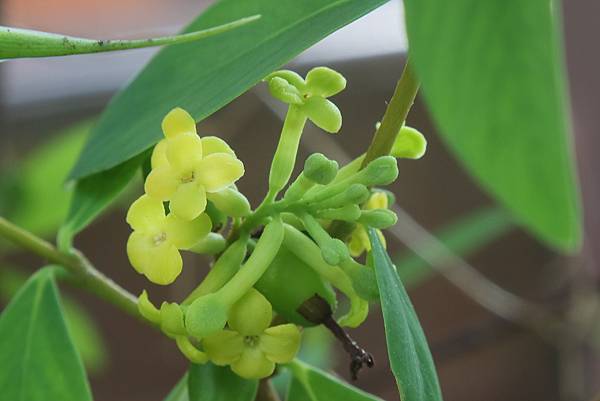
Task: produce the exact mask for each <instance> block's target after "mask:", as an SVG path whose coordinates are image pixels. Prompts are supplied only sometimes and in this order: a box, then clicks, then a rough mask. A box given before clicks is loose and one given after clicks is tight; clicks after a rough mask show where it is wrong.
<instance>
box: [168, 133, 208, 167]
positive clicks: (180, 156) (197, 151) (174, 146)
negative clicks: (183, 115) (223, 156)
mask: <svg viewBox="0 0 600 401" xmlns="http://www.w3.org/2000/svg"><path fill="white" fill-rule="evenodd" d="M167 160H168V161H169V163H170V164H171V166H173V168H174V169H175V170H177V171H183V172H187V171H189V172H192V171H193V167H194V166H195V165H196V163H197V162H198V161H200V160H202V141H201V140H200V137H199V136H198V135H196V134H193V133H189V132H186V133H184V134H181V135H177V136H176V137H175V138H169V139H168V140H167Z"/></svg>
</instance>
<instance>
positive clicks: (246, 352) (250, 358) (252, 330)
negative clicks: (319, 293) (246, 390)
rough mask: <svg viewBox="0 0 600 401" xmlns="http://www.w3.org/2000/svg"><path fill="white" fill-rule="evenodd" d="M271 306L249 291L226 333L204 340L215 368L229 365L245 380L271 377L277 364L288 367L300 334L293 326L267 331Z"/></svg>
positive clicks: (232, 314)
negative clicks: (283, 364) (286, 364)
mask: <svg viewBox="0 0 600 401" xmlns="http://www.w3.org/2000/svg"><path fill="white" fill-rule="evenodd" d="M272 317H273V310H272V307H271V304H270V303H269V301H267V299H266V298H265V297H264V296H263V295H262V294H261V293H260V292H258V291H257V290H255V289H251V290H250V291H249V292H248V293H247V294H246V295H244V296H243V297H242V298H241V299H240V300H239V301H237V302H236V303H235V304H234V306H233V307H232V308H231V311H230V313H229V319H228V323H229V329H224V330H221V331H220V332H218V333H215V334H213V335H210V336H208V337H205V338H204V339H203V340H202V344H203V347H204V351H205V352H206V354H207V355H208V357H209V358H210V360H211V361H212V362H213V363H214V364H215V365H220V366H225V365H230V367H231V370H232V371H233V372H235V373H236V374H237V375H239V376H241V377H243V378H246V379H260V378H263V377H268V376H270V375H271V374H272V373H273V371H274V370H275V364H276V363H288V362H290V361H291V360H292V359H294V357H295V356H296V353H297V352H298V349H299V347H300V331H299V330H298V327H296V326H295V325H293V324H282V325H279V326H273V327H269V325H270V324H271V319H272Z"/></svg>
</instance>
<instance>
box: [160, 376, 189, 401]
mask: <svg viewBox="0 0 600 401" xmlns="http://www.w3.org/2000/svg"><path fill="white" fill-rule="evenodd" d="M164 401H190V397H189V394H188V374H187V373H186V374H185V375H183V377H182V378H181V379H179V381H178V382H177V384H176V385H175V387H173V389H172V390H171V392H169V394H168V395H167V398H165V399H164Z"/></svg>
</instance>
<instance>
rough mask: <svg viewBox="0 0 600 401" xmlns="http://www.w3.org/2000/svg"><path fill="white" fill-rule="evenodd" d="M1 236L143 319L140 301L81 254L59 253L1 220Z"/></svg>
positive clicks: (27, 232) (120, 307)
mask: <svg viewBox="0 0 600 401" xmlns="http://www.w3.org/2000/svg"><path fill="white" fill-rule="evenodd" d="M0 236H3V237H5V238H7V239H8V240H10V241H12V242H13V243H15V244H16V245H18V246H20V247H21V248H24V249H27V250H30V251H31V252H33V253H36V254H38V255H40V256H41V257H43V258H44V259H46V260H48V261H49V262H51V263H55V264H58V265H60V266H63V267H64V268H65V269H67V271H69V272H70V273H71V277H70V278H69V281H71V282H73V283H75V284H77V285H78V286H80V287H83V288H85V289H87V290H89V291H91V292H93V293H95V294H96V295H98V296H99V297H101V298H103V299H105V300H107V301H108V302H110V303H112V304H113V305H115V306H116V307H118V308H119V309H121V310H123V311H124V312H127V313H128V314H130V315H132V316H134V317H136V318H140V319H143V318H142V317H141V315H140V314H139V312H138V308H137V298H136V297H135V296H134V295H132V294H131V293H129V292H128V291H127V290H125V289H124V288H123V287H121V286H119V285H118V284H117V283H115V282H114V281H112V280H111V279H109V278H108V277H106V276H105V275H104V274H102V273H101V272H100V271H98V270H97V269H96V268H95V267H94V266H93V265H92V264H91V263H90V262H89V261H88V260H87V259H86V258H85V257H84V256H83V255H82V254H81V253H79V252H77V251H75V252H73V253H64V252H60V251H59V250H58V249H56V247H55V246H54V245H52V244H51V243H49V242H47V241H45V240H43V239H41V238H39V237H37V236H36V235H34V234H32V233H30V232H29V231H26V230H24V229H22V228H21V227H18V226H16V225H14V224H13V223H11V222H9V221H8V220H6V219H5V218H3V217H0Z"/></svg>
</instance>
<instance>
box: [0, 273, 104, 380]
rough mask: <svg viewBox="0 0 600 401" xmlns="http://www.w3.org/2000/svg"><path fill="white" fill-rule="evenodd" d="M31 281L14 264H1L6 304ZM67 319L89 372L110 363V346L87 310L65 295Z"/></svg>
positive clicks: (1, 295)
mask: <svg viewBox="0 0 600 401" xmlns="http://www.w3.org/2000/svg"><path fill="white" fill-rule="evenodd" d="M26 281H27V275H26V274H25V273H24V272H21V271H19V270H18V269H16V268H13V267H7V266H2V267H0V302H2V303H4V304H6V303H8V302H9V301H10V299H11V298H12V297H14V296H15V294H16V293H17V292H18V291H19V289H20V288H21V287H22V286H23V284H25V282H26ZM62 304H63V311H64V318H65V322H66V324H67V328H68V329H69V333H70V334H71V337H72V338H73V343H74V344H75V348H77V350H78V351H79V355H81V359H82V360H83V363H84V365H85V367H86V370H87V371H88V372H89V373H94V372H98V371H100V370H102V369H103V368H104V367H105V366H106V357H107V347H106V344H105V343H104V340H103V339H102V336H101V335H100V331H99V330H98V327H97V326H96V323H95V322H94V321H93V319H92V317H91V316H90V315H89V314H88V313H87V311H86V310H85V309H84V308H82V307H81V306H80V305H79V304H77V303H76V302H75V301H74V300H72V299H70V298H69V297H66V296H63V297H62Z"/></svg>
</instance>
